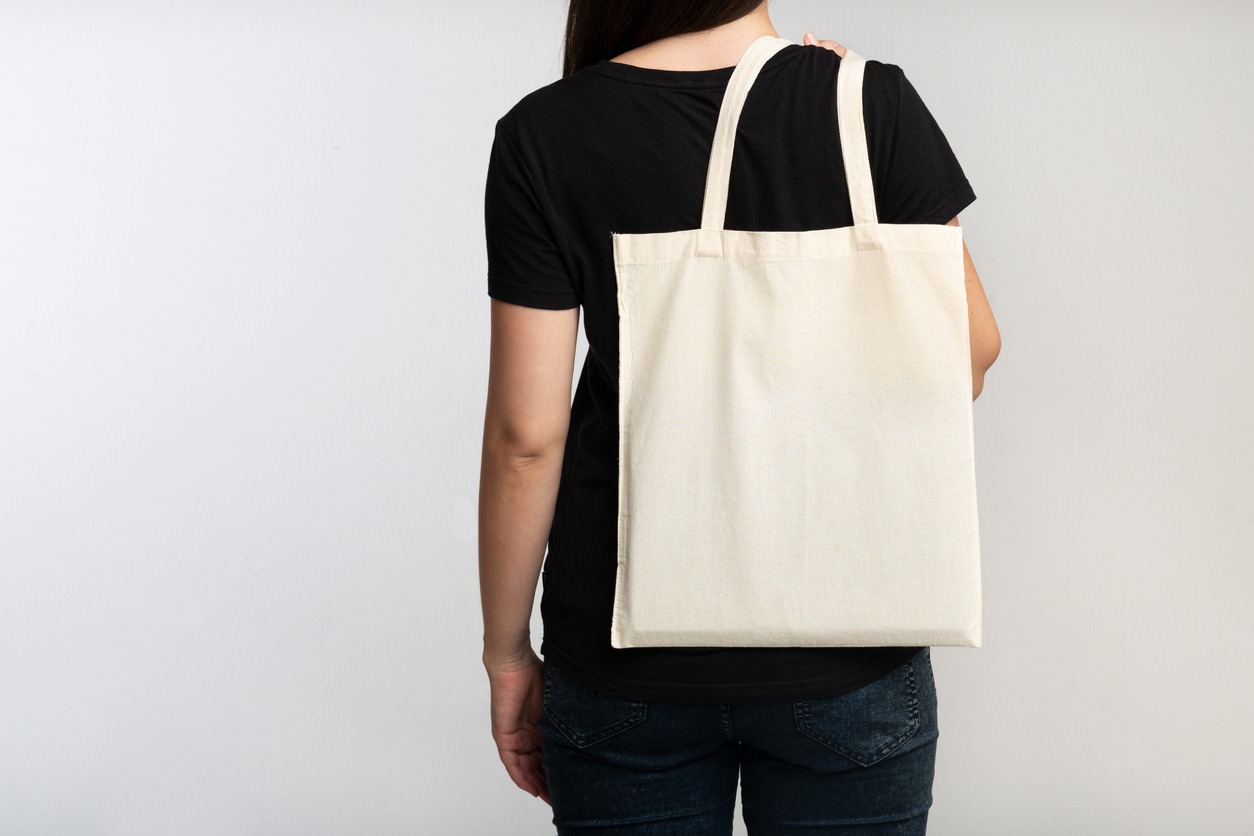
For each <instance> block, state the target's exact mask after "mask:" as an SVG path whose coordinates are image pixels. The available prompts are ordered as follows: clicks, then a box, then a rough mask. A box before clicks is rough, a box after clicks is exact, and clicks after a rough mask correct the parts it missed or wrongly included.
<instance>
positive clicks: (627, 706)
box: [539, 648, 939, 836]
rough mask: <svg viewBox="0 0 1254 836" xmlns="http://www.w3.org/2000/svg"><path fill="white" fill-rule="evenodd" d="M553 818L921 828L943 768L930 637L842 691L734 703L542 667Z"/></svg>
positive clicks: (811, 828) (618, 823)
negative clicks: (599, 685) (669, 695)
mask: <svg viewBox="0 0 1254 836" xmlns="http://www.w3.org/2000/svg"><path fill="white" fill-rule="evenodd" d="M543 702H544V711H543V712H541V716H540V722H539V727H540V732H541V735H542V736H543V747H544V771H545V775H546V776H547V779H548V787H549V795H550V797H551V799H552V802H553V824H554V825H555V826H556V827H557V833H558V834H559V836H565V834H583V833H595V834H632V836H661V834H666V836H698V835H699V836H712V834H719V836H727V835H728V834H730V833H731V832H732V819H733V816H734V815H735V806H736V786H737V783H738V782H739V784H740V795H741V805H742V815H743V817H744V821H745V826H746V828H747V829H748V832H749V833H750V834H751V836H774V834H794V835H795V834H841V836H853V835H854V834H868V836H870V834H876V836H883V835H884V834H890V833H892V834H909V836H915V834H922V833H924V832H926V829H927V813H928V808H930V807H931V805H932V778H933V775H934V774H935V767H936V740H937V736H938V734H939V727H938V726H937V722H936V683H935V680H934V679H933V677H932V662H931V652H930V648H924V649H923V650H921V651H919V653H918V654H916V655H915V656H914V657H913V658H912V659H910V660H909V661H907V662H905V663H904V664H902V665H901V666H899V667H898V668H896V669H895V670H893V671H891V672H890V673H888V674H886V675H884V676H883V677H881V678H880V679H878V680H876V681H875V682H872V683H871V684H869V685H866V686H864V687H862V688H859V689H857V690H856V691H851V692H849V693H847V694H842V695H840V696H838V697H824V698H819V699H802V700H786V701H782V702H769V703H733V704H730V705H720V704H713V703H707V704H699V705H680V704H675V703H659V702H646V701H640V700H631V699H626V698H623V697H617V696H612V695H610V694H604V693H602V692H600V691H597V690H594V689H592V688H589V687H587V686H585V685H583V684H581V683H580V682H577V681H576V680H574V679H573V678H571V677H570V676H569V675H567V674H565V673H564V672H562V671H561V670H560V669H557V668H555V667H554V666H553V665H545V666H544V700H543Z"/></svg>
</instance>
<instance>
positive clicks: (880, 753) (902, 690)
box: [793, 647, 937, 766]
mask: <svg viewBox="0 0 1254 836" xmlns="http://www.w3.org/2000/svg"><path fill="white" fill-rule="evenodd" d="M929 655H930V654H929V648H926V647H925V648H923V649H922V650H920V651H919V652H918V653H917V654H915V655H914V656H912V657H911V658H910V659H909V660H907V661H906V662H905V663H903V664H901V665H899V666H898V667H896V668H894V669H893V670H891V671H889V672H888V673H887V674H885V675H884V676H881V677H880V678H879V679H877V680H875V681H874V682H870V683H868V684H866V685H864V686H862V687H861V688H857V689H855V690H853V691H849V692H848V693H845V694H841V695H839V696H836V697H823V698H818V699H802V700H793V716H794V719H795V721H796V726H797V731H799V732H801V733H802V734H804V735H805V736H806V737H808V738H810V739H811V740H814V741H816V742H818V743H821V744H822V745H824V746H826V747H827V748H829V749H831V750H833V751H835V752H837V753H839V754H841V755H843V756H844V757H846V758H848V759H850V760H851V761H853V762H855V763H857V764H859V765H861V766H870V765H871V764H873V763H876V762H877V761H880V760H883V759H884V758H886V757H888V756H889V755H890V754H892V753H893V752H895V751H897V750H899V749H901V747H902V746H903V745H905V743H906V741H908V740H910V739H911V738H912V737H915V736H916V735H918V733H919V731H920V729H921V728H923V725H924V723H923V719H922V718H921V712H920V707H921V703H922V701H923V700H928V701H931V702H932V703H934V701H935V693H936V691H935V683H934V681H933V680H932V669H931V665H930V659H929V658H928V657H929ZM927 707H928V708H931V707H932V706H931V705H929V706H927ZM925 716H926V717H928V718H932V717H934V716H935V712H934V711H931V710H929V711H927V712H926V714H925ZM928 725H929V728H928V730H927V732H926V733H925V734H924V735H922V736H920V737H918V739H917V740H916V743H918V744H923V743H926V742H927V741H929V740H931V739H933V738H934V737H936V736H937V729H936V727H935V724H933V723H929V724H928Z"/></svg>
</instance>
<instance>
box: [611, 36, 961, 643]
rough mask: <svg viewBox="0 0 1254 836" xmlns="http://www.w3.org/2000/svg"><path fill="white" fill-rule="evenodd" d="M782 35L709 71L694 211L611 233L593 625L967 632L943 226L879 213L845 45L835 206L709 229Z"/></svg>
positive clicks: (893, 637)
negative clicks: (841, 193) (846, 198)
mask: <svg viewBox="0 0 1254 836" xmlns="http://www.w3.org/2000/svg"><path fill="white" fill-rule="evenodd" d="M790 43H793V42H792V41H789V40H787V39H784V38H776V37H773V36H763V37H761V38H759V39H757V40H756V41H754V42H753V44H752V45H751V46H750V47H749V48H748V49H747V51H746V52H745V53H744V55H743V57H742V58H741V59H740V61H739V62H738V64H737V65H736V68H735V69H734V70H733V72H732V75H731V79H730V81H729V83H728V86H727V90H726V93H725V95H724V98H723V102H722V108H721V111H720V113H719V118H718V123H717V129H716V133H715V138H714V144H713V148H712V152H711V156H710V163H709V170H708V174H707V180H706V187H705V203H704V208H703V211H702V221H701V228H700V229H692V230H682V231H678V232H663V233H648V234H619V233H615V234H614V235H613V251H614V267H615V271H616V276H617V284H618V314H619V341H620V342H619V387H620V390H619V486H618V487H619V507H618V573H617V579H616V587H615V594H614V609H613V619H612V624H611V644H612V646H613V647H617V648H627V647H661V646H685V647H772V646H775V647H778V646H786V647H823V646H826V647H838V646H846V647H853V646H915V645H951V646H965V647H978V646H979V645H980V641H981V600H980V599H981V595H980V552H979V530H978V520H977V511H976V492H975V459H974V433H973V415H972V400H971V387H972V379H971V360H970V345H969V334H968V323H967V304H966V289H965V275H964V267H963V243H962V230H961V228H960V227H954V226H946V225H941V224H882V223H879V222H878V220H877V217H876V207H875V194H874V191H873V189H872V185H871V183H872V181H871V167H870V163H869V158H868V150H867V142H866V132H865V125H864V122H863V113H862V77H863V72H864V68H865V63H864V61H865V59H863V58H862V57H861V56H859V55H857V54H856V53H854V52H852V51H849V52H847V53H846V54H845V56H844V58H843V59H842V60H841V64H840V68H839V72H838V76H837V79H838V80H837V90H836V101H835V106H836V108H837V116H838V123H839V130H840V142H839V143H837V142H836V141H835V139H836V138H835V137H833V143H832V147H833V149H836V148H837V147H838V145H839V147H840V148H841V149H843V156H844V167H845V176H846V179H847V180H848V183H849V192H850V198H851V201H852V208H853V217H854V225H853V226H851V227H841V228H835V229H819V230H807V231H801V232H778V231H742V230H730V229H724V228H723V223H724V217H725V214H726V209H727V187H728V181H729V178H730V173H731V159H732V150H733V145H734V141H735V135H736V123H737V121H738V119H739V116H740V112H741V107H742V105H743V103H744V101H745V97H746V95H747V94H748V92H749V89H750V88H751V86H752V85H753V82H754V80H755V78H756V77H757V74H758V71H759V70H760V69H761V67H762V65H763V64H764V63H765V62H766V60H767V59H768V58H770V57H771V56H772V55H774V54H775V53H776V52H777V51H778V50H779V49H781V48H783V47H784V46H787V45H788V44H790ZM781 153H786V150H784V149H781ZM833 153H835V150H834V151H833ZM778 187H779V188H781V189H784V188H787V187H788V185H787V184H786V183H780V184H779V185H778Z"/></svg>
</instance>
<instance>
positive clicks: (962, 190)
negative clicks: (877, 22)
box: [879, 64, 975, 224]
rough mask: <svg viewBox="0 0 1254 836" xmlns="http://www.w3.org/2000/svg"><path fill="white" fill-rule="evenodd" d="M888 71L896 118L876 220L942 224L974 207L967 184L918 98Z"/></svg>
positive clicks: (896, 71)
mask: <svg viewBox="0 0 1254 836" xmlns="http://www.w3.org/2000/svg"><path fill="white" fill-rule="evenodd" d="M885 66H887V67H888V68H889V69H890V70H891V71H892V75H893V76H895V77H896V82H895V85H894V84H893V83H892V82H891V79H890V85H889V86H890V88H891V87H893V86H895V87H896V90H897V96H896V100H897V104H896V115H895V117H894V119H893V121H892V127H891V133H890V138H889V141H888V147H887V152H888V154H887V157H888V158H887V171H886V172H885V175H884V181H883V188H882V190H881V195H882V196H881V198H880V200H881V203H882V206H881V207H880V209H879V220H880V221H881V222H882V223H900V224H910V223H918V224H922V223H938V224H943V223H946V222H947V221H949V220H950V219H951V218H953V217H954V216H956V215H957V214H958V213H959V212H960V211H961V210H963V209H965V208H966V207H968V206H970V205H971V204H972V203H973V202H974V201H975V192H974V191H973V190H972V188H971V184H970V182H968V181H967V177H966V175H965V174H964V173H963V171H962V166H961V165H960V164H959V163H958V158H957V157H955V156H954V152H953V150H952V149H951V148H950V147H949V141H948V140H947V139H946V138H945V134H944V133H943V132H942V131H941V129H940V125H938V124H937V123H936V119H935V118H933V116H932V114H931V112H930V111H929V110H928V108H927V105H925V104H924V103H923V99H922V98H920V97H919V93H918V91H917V90H915V89H914V85H913V84H911V83H910V79H908V78H906V74H905V72H904V71H902V69H901V68H900V67H898V66H896V65H895V64H888V65H885Z"/></svg>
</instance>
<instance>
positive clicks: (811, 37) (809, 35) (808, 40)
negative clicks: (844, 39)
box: [801, 32, 845, 58]
mask: <svg viewBox="0 0 1254 836" xmlns="http://www.w3.org/2000/svg"><path fill="white" fill-rule="evenodd" d="M801 43H803V44H805V45H806V46H821V47H823V48H824V49H830V50H831V51H832V52H834V53H836V54H837V55H839V56H840V57H841V58H844V57H845V48H844V46H842V45H841V44H838V43H836V42H835V41H820V40H819V39H818V38H817V37H816V36H815V34H814V33H813V32H806V34H805V37H803V38H802V39H801Z"/></svg>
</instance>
